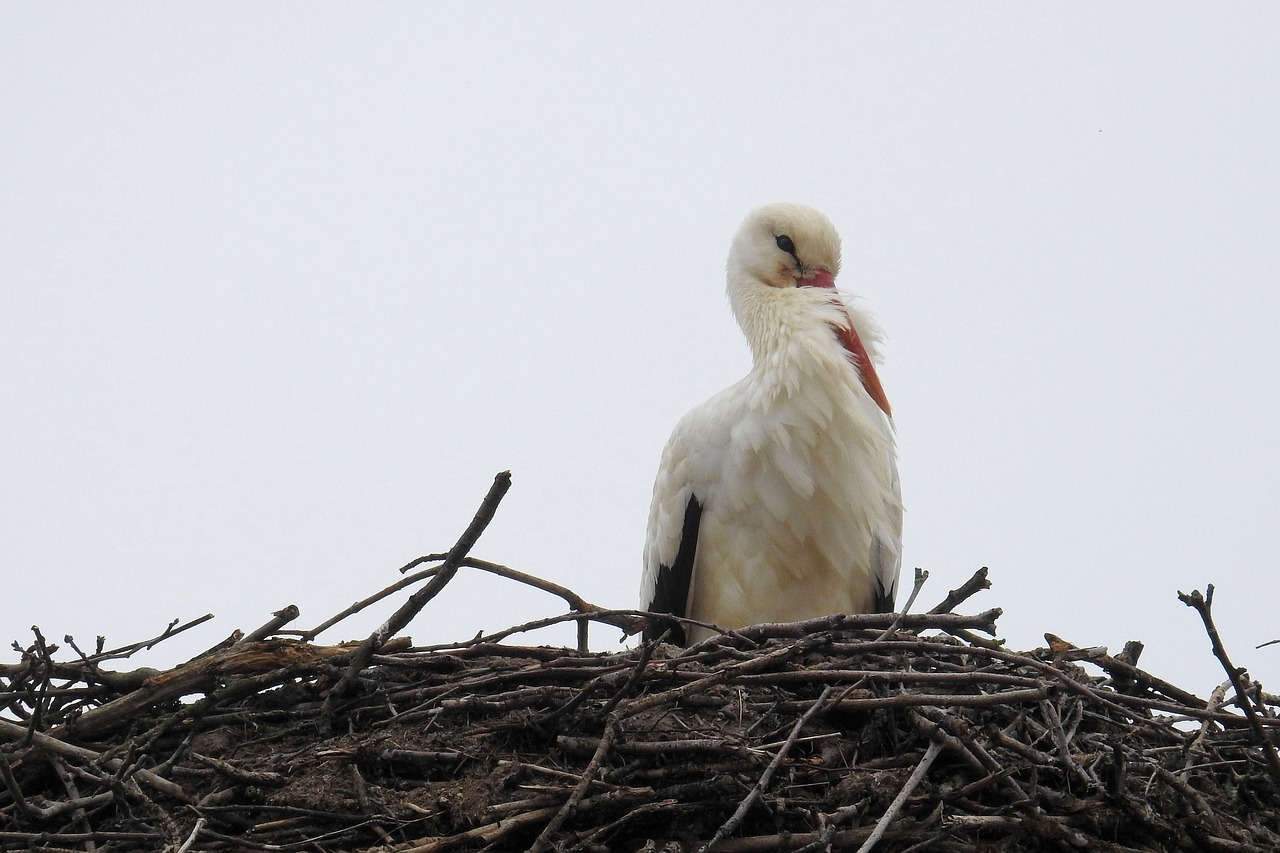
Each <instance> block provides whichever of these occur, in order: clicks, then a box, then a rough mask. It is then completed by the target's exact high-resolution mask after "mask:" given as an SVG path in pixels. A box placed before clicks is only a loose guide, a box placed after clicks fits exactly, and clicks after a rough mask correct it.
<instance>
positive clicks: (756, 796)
mask: <svg viewBox="0 0 1280 853" xmlns="http://www.w3.org/2000/svg"><path fill="white" fill-rule="evenodd" d="M833 692H835V688H834V687H832V686H831V685H827V686H826V687H824V688H822V692H821V693H819V694H818V698H817V699H815V700H813V704H812V705H810V706H809V709H808V710H807V711H805V712H804V714H802V715H801V716H800V719H799V720H796V724H795V725H794V726H792V728H791V734H790V735H788V736H787V739H786V741H785V742H784V743H783V744H782V747H781V748H780V749H779V750H778V753H777V755H775V756H774V757H773V760H772V761H770V762H769V766H768V767H766V768H765V770H764V772H763V773H761V774H760V779H759V780H758V781H757V782H756V784H755V785H754V786H752V788H751V791H750V792H748V794H747V796H746V797H745V798H744V799H743V800H742V802H741V803H739V804H738V808H737V810H736V811H734V813H733V814H732V815H731V816H730V817H729V819H728V820H726V821H725V822H724V823H723V824H721V826H720V828H719V829H717V830H716V834H715V835H713V836H712V837H711V840H710V841H708V842H707V843H706V844H705V845H703V846H702V847H701V848H700V849H699V851H698V853H710V851H711V849H712V848H713V847H715V846H716V845H717V844H718V843H720V841H722V840H723V839H724V838H725V837H726V836H727V835H728V834H729V833H731V832H733V831H735V830H736V829H737V828H738V827H739V826H740V825H741V824H742V820H743V818H745V817H746V816H747V812H749V811H750V810H751V808H752V807H753V806H755V804H756V803H757V802H758V801H759V800H760V797H761V796H762V795H763V794H764V792H765V789H766V788H768V787H769V783H770V782H771V781H773V774H774V773H775V772H777V769H778V767H779V765H781V764H782V760H783V759H784V758H786V757H787V754H788V753H789V752H790V751H791V747H792V745H794V744H795V742H796V738H797V737H799V736H800V730H801V729H803V728H804V727H805V725H806V724H808V722H809V720H810V719H811V718H812V717H813V715H814V714H816V713H818V711H820V710H822V708H823V706H824V705H825V704H826V702H827V698H828V697H830V696H831V694H832V693H833Z"/></svg>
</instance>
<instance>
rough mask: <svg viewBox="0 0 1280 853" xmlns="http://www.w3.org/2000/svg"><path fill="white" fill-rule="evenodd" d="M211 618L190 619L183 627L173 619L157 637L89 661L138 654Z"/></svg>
mask: <svg viewBox="0 0 1280 853" xmlns="http://www.w3.org/2000/svg"><path fill="white" fill-rule="evenodd" d="M212 618H213V614H212V613H206V614H205V615H203V616H200V617H197V618H195V619H192V620H191V621H190V622H187V623H186V624H185V625H178V620H177V619H174V620H173V621H172V622H170V623H169V627H167V628H165V629H164V631H163V632H162V633H161V634H160V636H158V637H152V638H151V639H150V640H142V641H141V642H138V643H130V644H129V645H127V646H121V647H120V648H118V649H111V650H109V651H105V652H99V653H97V654H93V655H90V656H89V660H90V661H93V662H94V663H96V662H98V661H101V660H110V659H114V658H127V657H130V656H131V655H133V654H134V653H136V652H140V651H142V650H143V649H150V648H151V647H153V646H155V645H156V644H157V643H160V642H162V641H164V640H167V639H169V638H170V637H174V636H177V635H178V634H181V633H182V632H183V631H187V630H189V629H191V628H194V627H196V626H197V625H203V624H204V623H205V622H208V621H209V620H210V619H212ZM175 625H177V627H176V628H175V627H174V626H175Z"/></svg>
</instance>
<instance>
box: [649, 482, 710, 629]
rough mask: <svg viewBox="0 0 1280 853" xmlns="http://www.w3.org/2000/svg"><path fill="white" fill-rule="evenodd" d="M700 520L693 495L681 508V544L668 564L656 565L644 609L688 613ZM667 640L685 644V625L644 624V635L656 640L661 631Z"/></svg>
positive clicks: (657, 611)
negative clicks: (665, 634) (650, 599)
mask: <svg viewBox="0 0 1280 853" xmlns="http://www.w3.org/2000/svg"><path fill="white" fill-rule="evenodd" d="M701 523H702V504H700V503H698V499H697V498H696V497H694V496H693V495H690V496H689V503H688V504H686V505H685V508H684V526H683V528H682V529H681V530H680V547H679V548H678V549H677V550H676V558H675V560H674V561H673V562H672V563H671V565H670V566H662V565H659V566H658V577H657V583H656V584H654V589H653V600H652V601H650V602H649V606H648V607H647V608H646V609H647V610H649V611H651V612H653V613H670V614H672V615H674V616H687V615H688V614H687V612H686V610H687V608H688V605H689V585H690V584H691V583H692V582H693V558H694V555H695V554H696V553H697V551H698V526H699V525H700V524H701ZM668 629H669V630H670V633H669V634H668V635H667V640H668V641H669V642H672V643H675V644H676V645H680V646H683V645H684V644H685V633H684V626H683V625H680V624H677V623H667V624H663V623H661V622H657V621H656V620H655V621H653V622H650V623H649V624H648V625H646V626H645V629H644V638H645V639H646V640H655V639H657V638H658V637H660V636H661V635H662V634H663V632H664V631H667V630H668Z"/></svg>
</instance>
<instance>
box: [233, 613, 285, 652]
mask: <svg viewBox="0 0 1280 853" xmlns="http://www.w3.org/2000/svg"><path fill="white" fill-rule="evenodd" d="M299 612H300V611H299V610H298V605H296V604H290V605H289V606H287V607H282V608H281V609H279V610H277V611H276V612H275V613H273V614H272V617H273V618H272V619H271V621H270V622H267V623H266V624H265V625H263V626H262V627H260V628H257V629H255V630H253V631H250V632H249V633H248V634H245V635H244V636H243V637H241V638H240V639H238V640H236V641H235V643H234V645H237V646H243V645H246V644H248V643H256V642H258V641H259V640H265V639H266V638H267V637H270V636H271V635H272V634H274V633H276V632H277V631H279V630H280V629H281V628H283V627H284V626H285V625H288V624H289V623H290V622H292V621H293V620H294V619H297V618H298V613H299Z"/></svg>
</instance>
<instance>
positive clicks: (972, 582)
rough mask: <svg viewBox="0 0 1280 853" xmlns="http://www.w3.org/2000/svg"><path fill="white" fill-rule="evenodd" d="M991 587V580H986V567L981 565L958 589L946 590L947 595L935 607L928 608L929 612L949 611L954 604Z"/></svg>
mask: <svg viewBox="0 0 1280 853" xmlns="http://www.w3.org/2000/svg"><path fill="white" fill-rule="evenodd" d="M990 588H991V581H989V580H987V567H986V566H983V567H982V568H980V569H978V570H977V571H976V572H974V573H973V577H971V578H969V579H968V580H967V581H965V582H964V583H963V584H961V585H960V588H959V589H953V590H950V591H948V592H947V597H946V598H944V599H943V600H942V602H941V603H940V604H938V606H937V607H935V608H933V609H932V610H930V611H929V612H930V613H950V612H951V611H952V610H953V609H954V608H955V606H956V605H958V604H960V602H962V601H964V600H966V599H967V598H969V597H970V596H972V595H973V594H974V593H977V592H981V591H982V590H984V589H990Z"/></svg>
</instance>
